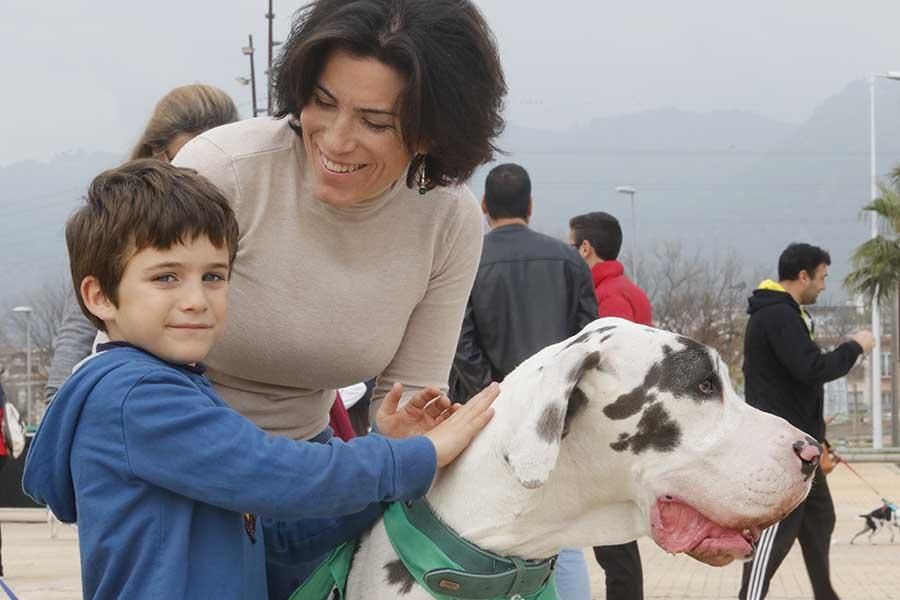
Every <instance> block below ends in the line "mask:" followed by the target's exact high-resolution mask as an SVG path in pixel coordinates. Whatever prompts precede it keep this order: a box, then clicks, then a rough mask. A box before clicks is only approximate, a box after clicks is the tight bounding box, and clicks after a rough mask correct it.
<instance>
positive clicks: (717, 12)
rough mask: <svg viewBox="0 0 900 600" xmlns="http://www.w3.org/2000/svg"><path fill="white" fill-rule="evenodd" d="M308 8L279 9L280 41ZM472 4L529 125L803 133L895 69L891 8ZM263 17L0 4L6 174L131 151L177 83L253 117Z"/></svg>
mask: <svg viewBox="0 0 900 600" xmlns="http://www.w3.org/2000/svg"><path fill="white" fill-rule="evenodd" d="M301 4H302V2H288V1H286V0H275V13H276V15H277V16H276V25H275V31H276V39H282V38H283V36H284V34H285V33H286V32H287V30H288V24H289V21H290V16H291V14H292V13H293V12H294V10H295V9H296V8H297V7H299V6H300V5H301ZM478 4H479V6H480V7H481V8H482V9H483V11H484V12H485V14H486V16H487V19H488V22H489V23H490V24H491V26H492V28H493V29H494V31H495V33H496V34H497V37H498V40H499V42H500V46H501V51H502V55H503V63H504V66H505V69H506V74H507V79H508V82H509V87H510V97H509V101H508V111H507V116H508V118H509V119H510V120H511V121H512V122H514V123H516V124H519V125H526V126H530V127H535V128H546V129H556V130H561V129H566V128H569V127H572V126H573V125H576V124H578V123H583V122H586V121H589V120H590V119H592V118H594V117H598V116H609V115H617V114H623V113H630V112H636V111H641V110H646V109H654V108H664V107H675V108H681V109H685V110H696V111H708V110H720V109H721V110H724V109H740V110H748V111H753V112H757V113H759V114H762V115H764V116H767V117H771V118H775V119H779V120H783V121H790V122H800V121H803V120H804V119H806V118H807V117H808V116H809V115H810V113H811V112H812V110H813V109H814V108H815V107H816V105H817V104H819V103H820V102H821V101H823V100H824V99H825V98H827V97H828V96H830V95H832V94H834V93H836V92H838V91H839V90H840V89H841V88H843V87H844V86H845V85H846V84H848V83H849V82H851V81H853V80H856V79H861V78H863V77H865V76H866V74H867V73H869V72H871V71H883V70H890V69H900V35H898V34H897V25H898V24H900V2H898V1H897V0H864V1H861V2H848V1H847V0H757V1H755V2H743V1H735V0H680V1H678V2H673V1H671V0H627V1H625V0H623V1H605V0H550V1H541V2H538V1H535V0H480V1H479V2H478ZM265 11H266V0H239V1H233V0H228V1H223V0H180V1H175V0H157V1H154V2H141V3H138V2H133V1H127V0H116V1H113V0H90V1H89V0H76V1H71V0H69V1H63V0H45V1H42V2H26V1H25V0H0V36H2V39H3V40H4V52H3V54H2V58H0V74H2V77H3V85H2V88H0V90H2V93H0V140H2V141H0V164H3V163H9V162H12V161H16V160H21V159H47V158H50V157H51V156H52V155H53V154H55V153H58V152H63V151H69V150H75V149H78V148H83V149H86V150H107V151H113V152H122V153H125V152H127V150H128V149H129V146H130V145H131V144H132V143H133V142H134V140H135V139H136V137H137V136H138V134H139V129H140V127H141V124H142V123H143V121H144V120H145V119H146V118H147V116H148V115H149V113H150V110H151V109H152V106H153V104H154V102H155V101H156V100H157V99H158V98H159V97H160V96H161V95H162V94H163V93H165V92H166V91H167V90H168V89H170V88H172V87H174V86H176V85H179V84H183V83H190V82H197V81H201V82H207V83H213V84H215V85H218V86H220V87H222V88H223V89H225V90H226V91H227V92H229V93H231V94H232V95H233V97H234V98H235V100H236V102H237V103H238V105H239V106H240V108H241V110H242V112H243V114H244V115H248V114H249V90H248V89H247V88H246V87H242V86H240V85H238V84H236V83H235V82H234V77H235V76H236V75H245V74H248V71H249V69H248V66H247V60H246V58H245V57H244V56H242V55H241V50H240V47H241V46H242V45H243V44H245V43H246V36H247V34H248V33H253V34H254V41H255V44H256V45H257V47H258V54H257V63H256V65H257V72H258V73H261V72H262V70H263V69H264V66H265V65H264V63H265V41H266V23H265V19H264V18H263V14H264V13H265ZM885 85H890V84H885ZM261 89H262V88H261ZM865 110H866V107H864V106H861V107H860V111H861V114H860V119H861V120H863V119H865V118H866V117H865ZM864 122H865V121H863V123H864Z"/></svg>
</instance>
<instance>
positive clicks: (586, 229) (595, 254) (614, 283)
mask: <svg viewBox="0 0 900 600" xmlns="http://www.w3.org/2000/svg"><path fill="white" fill-rule="evenodd" d="M569 243H570V244H571V245H572V246H573V247H574V248H575V249H576V250H578V253H579V254H581V257H582V258H584V260H585V262H587V264H588V267H590V269H591V274H592V275H593V277H594V293H595V294H596V295H597V306H598V308H599V310H598V314H599V315H600V316H601V317H621V318H623V319H628V320H629V321H633V322H635V323H641V324H643V325H651V324H652V321H653V315H652V309H651V308H650V300H648V299H647V294H645V293H644V292H643V290H641V288H639V287H638V286H636V285H635V284H634V283H633V282H632V281H631V280H630V279H629V278H628V277H627V276H626V275H625V268H624V267H623V266H622V263H620V262H619V261H618V260H616V259H617V258H618V257H619V250H620V249H621V248H622V228H621V227H620V226H619V221H618V220H617V219H616V218H615V217H614V216H612V215H610V214H608V213H605V212H592V213H587V214H584V215H578V216H577V217H572V219H571V220H570V221H569Z"/></svg>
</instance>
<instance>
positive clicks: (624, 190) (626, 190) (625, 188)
mask: <svg viewBox="0 0 900 600" xmlns="http://www.w3.org/2000/svg"><path fill="white" fill-rule="evenodd" d="M616 192H618V193H620V194H625V195H627V196H628V197H629V198H630V199H631V239H632V242H631V277H632V278H634V277H637V251H638V237H637V217H635V215H634V195H635V194H637V189H635V187H634V186H631V185H620V186H619V187H617V188H616Z"/></svg>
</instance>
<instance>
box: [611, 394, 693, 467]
mask: <svg viewBox="0 0 900 600" xmlns="http://www.w3.org/2000/svg"><path fill="white" fill-rule="evenodd" d="M680 442H681V428H680V427H679V426H678V423H676V422H675V421H673V420H672V418H671V417H670V415H669V412H668V411H667V410H666V409H665V408H664V407H663V405H662V404H661V403H656V404H651V405H650V406H649V407H648V408H647V410H645V411H644V414H643V415H642V416H641V420H640V421H638V425H637V433H635V434H633V435H628V434H625V433H623V434H619V440H618V441H617V442H613V443H612V444H610V445H609V446H610V448H612V449H613V450H615V451H616V452H623V451H625V450H627V449H629V448H630V449H631V452H632V453H634V454H641V453H642V452H645V451H646V450H656V451H657V452H671V451H672V450H674V449H675V448H677V447H678V444H679V443H680Z"/></svg>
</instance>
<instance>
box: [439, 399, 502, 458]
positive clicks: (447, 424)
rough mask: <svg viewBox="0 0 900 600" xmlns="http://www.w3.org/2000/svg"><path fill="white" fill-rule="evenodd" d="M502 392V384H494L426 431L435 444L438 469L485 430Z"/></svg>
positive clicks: (457, 405)
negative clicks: (493, 406) (495, 402)
mask: <svg viewBox="0 0 900 600" xmlns="http://www.w3.org/2000/svg"><path fill="white" fill-rule="evenodd" d="M499 393H500V385H499V384H497V383H492V384H491V385H489V386H487V387H486V388H484V389H483V390H482V391H481V392H479V393H478V394H476V395H475V396H473V397H472V399H471V400H469V401H468V402H466V404H465V405H459V404H455V405H454V407H458V408H456V410H454V411H453V414H451V415H450V416H449V417H448V418H447V419H446V420H445V421H444V422H443V423H441V424H440V425H438V426H437V427H435V428H434V429H432V430H431V431H429V432H428V433H426V434H425V437H427V438H428V439H430V440H431V442H432V443H433V444H434V450H435V452H436V453H437V466H438V468H440V467H446V466H447V465H449V464H450V463H451V462H453V461H454V460H455V459H456V457H457V456H459V455H460V453H461V452H462V451H463V450H465V449H466V446H468V445H469V442H471V441H472V439H473V438H474V437H475V436H476V435H477V434H478V432H479V431H481V430H482V429H484V426H485V425H487V424H488V421H490V420H491V417H493V416H494V409H493V408H491V404H493V402H494V400H495V399H496V398H497V395H498V394H499Z"/></svg>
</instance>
